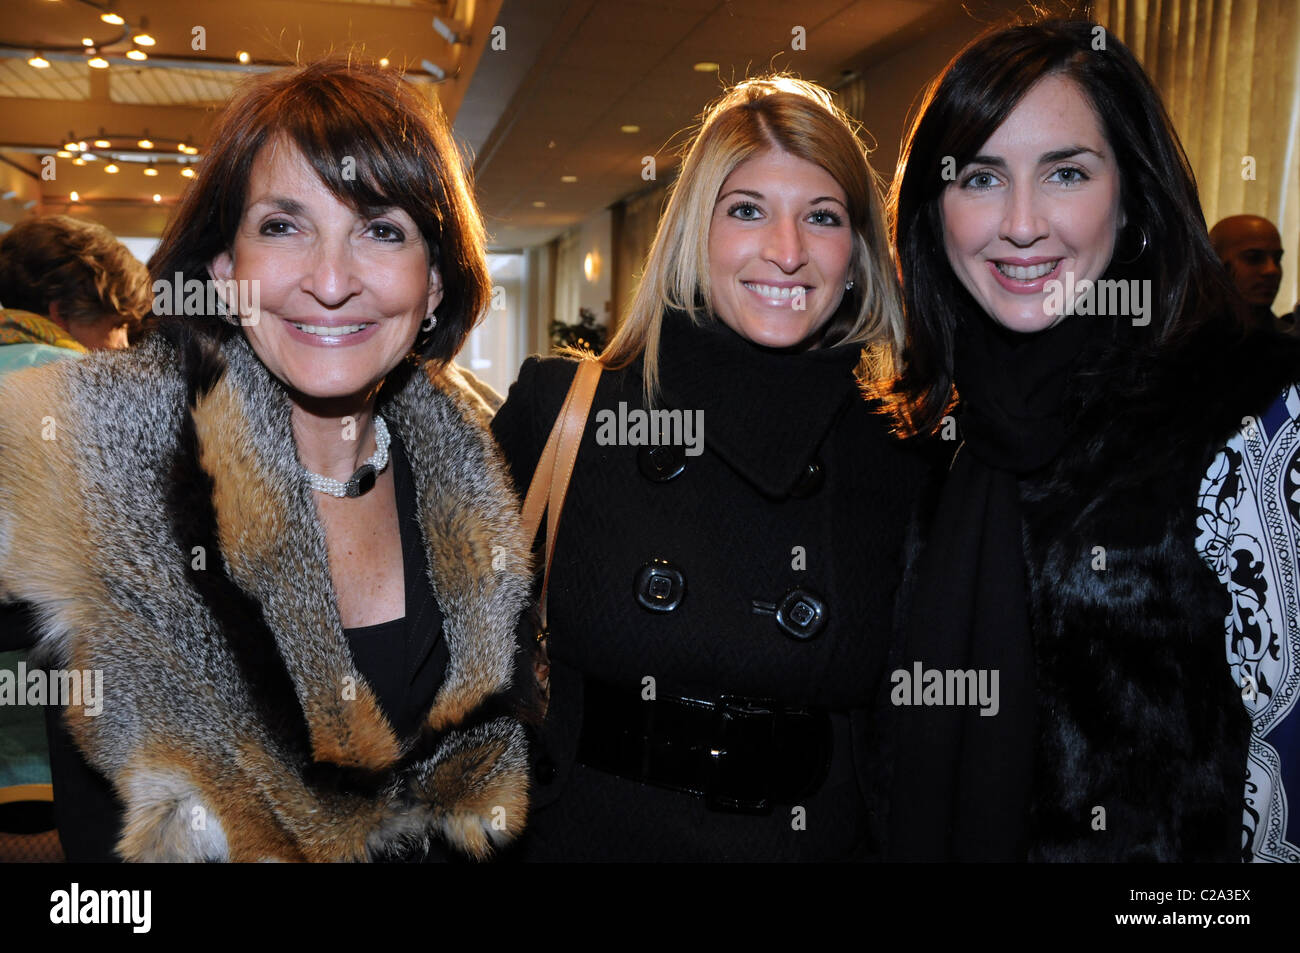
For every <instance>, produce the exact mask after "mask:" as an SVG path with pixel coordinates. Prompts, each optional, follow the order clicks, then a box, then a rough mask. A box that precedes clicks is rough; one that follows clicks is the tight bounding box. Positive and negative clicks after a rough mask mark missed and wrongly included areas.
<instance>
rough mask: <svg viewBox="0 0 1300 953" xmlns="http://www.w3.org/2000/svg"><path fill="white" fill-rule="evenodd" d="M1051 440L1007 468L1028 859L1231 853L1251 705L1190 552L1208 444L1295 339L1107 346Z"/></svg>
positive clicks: (1218, 592) (1232, 424)
mask: <svg viewBox="0 0 1300 953" xmlns="http://www.w3.org/2000/svg"><path fill="white" fill-rule="evenodd" d="M1101 368H1102V369H1101V370H1100V371H1098V372H1096V373H1094V374H1090V375H1089V376H1088V378H1087V379H1085V380H1084V381H1083V382H1082V387H1081V389H1082V390H1086V391H1087V393H1088V394H1089V403H1088V405H1087V407H1086V409H1083V410H1081V411H1080V412H1079V413H1078V415H1077V416H1076V418H1075V421H1076V422H1075V426H1074V428H1073V431H1072V437H1071V439H1070V440H1069V442H1068V443H1067V445H1066V447H1065V449H1064V450H1063V451H1062V452H1061V453H1060V454H1059V455H1058V457H1057V458H1056V459H1055V460H1054V462H1053V463H1052V464H1051V465H1050V466H1049V467H1047V468H1046V470H1045V472H1043V473H1042V474H1041V475H1036V476H1035V477H1034V478H1032V479H1027V480H1023V481H1022V482H1021V502H1022V512H1023V518H1024V547H1025V558H1026V563H1027V566H1028V571H1029V586H1030V612H1031V619H1032V624H1033V630H1034V637H1035V642H1036V646H1035V650H1036V656H1037V668H1038V674H1037V679H1038V692H1037V694H1038V698H1039V712H1038V726H1039V746H1038V748H1039V756H1038V766H1037V777H1036V783H1035V791H1034V796H1033V799H1032V805H1033V807H1032V809H1031V810H1032V818H1031V825H1032V830H1033V835H1032V844H1031V849H1030V859H1031V860H1056V861H1077V860H1117V861H1206V860H1218V861H1233V860H1240V859H1241V816H1242V800H1243V797H1244V789H1245V778H1246V753H1247V748H1248V742H1249V735H1250V719H1249V717H1248V715H1247V712H1246V710H1245V708H1244V706H1243V704H1242V700H1241V688H1240V686H1237V685H1235V684H1234V683H1233V681H1232V677H1231V674H1230V672H1229V669H1228V665H1227V662H1226V655H1225V631H1226V630H1225V619H1226V617H1227V616H1228V614H1229V611H1230V607H1231V605H1230V599H1229V594H1228V592H1227V590H1226V589H1225V588H1224V586H1223V585H1222V584H1221V583H1220V582H1219V580H1218V579H1216V578H1215V575H1214V573H1213V572H1212V571H1211V570H1210V569H1209V568H1208V567H1207V566H1206V564H1205V563H1204V562H1203V561H1202V559H1201V558H1200V556H1199V555H1198V553H1197V551H1196V546H1195V542H1196V533H1197V528H1196V526H1197V512H1196V507H1197V498H1198V488H1199V485H1200V481H1201V480H1202V479H1203V477H1204V475H1205V472H1206V468H1207V467H1208V466H1209V464H1210V462H1211V460H1212V459H1213V457H1214V455H1215V453H1216V452H1217V451H1218V450H1219V449H1221V448H1222V446H1223V445H1224V443H1225V442H1226V441H1227V439H1228V438H1229V437H1230V436H1231V434H1232V433H1233V432H1235V431H1236V430H1237V429H1238V428H1240V427H1241V426H1242V425H1243V418H1244V417H1247V416H1250V415H1257V414H1260V413H1262V412H1263V411H1264V410H1265V409H1266V408H1267V407H1268V406H1269V405H1270V404H1271V403H1272V402H1273V400H1275V399H1276V397H1277V395H1278V394H1279V393H1280V392H1281V391H1282V389H1283V388H1284V387H1285V386H1286V385H1287V384H1289V383H1290V382H1292V381H1294V380H1295V379H1296V378H1297V377H1300V347H1296V346H1293V345H1292V344H1291V343H1290V342H1287V341H1284V340H1283V339H1281V338H1277V339H1275V338H1272V337H1271V336H1264V335H1257V336H1253V337H1250V338H1247V339H1246V340H1245V341H1238V340H1233V339H1231V338H1230V337H1229V336H1227V335H1226V334H1223V333H1221V332H1215V333H1202V334H1201V335H1200V336H1199V338H1198V339H1197V340H1195V341H1193V342H1191V343H1189V344H1187V345H1184V346H1183V347H1181V348H1179V349H1178V350H1176V351H1171V352H1164V353H1160V354H1155V353H1150V354H1148V355H1146V356H1144V357H1143V358H1142V359H1140V360H1139V359H1135V358H1134V357H1133V356H1132V354H1131V353H1130V354H1129V355H1127V356H1117V357H1116V359H1114V360H1112V361H1110V362H1109V363H1107V362H1105V361H1103V363H1102V365H1101Z"/></svg>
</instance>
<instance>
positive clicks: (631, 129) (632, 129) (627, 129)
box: [618, 123, 641, 132]
mask: <svg viewBox="0 0 1300 953" xmlns="http://www.w3.org/2000/svg"><path fill="white" fill-rule="evenodd" d="M618 129H619V132H640V131H641V127H640V126H634V125H632V124H630V123H629V124H628V125H626V126H619V127H618Z"/></svg>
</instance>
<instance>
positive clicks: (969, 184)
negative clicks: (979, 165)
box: [961, 172, 998, 189]
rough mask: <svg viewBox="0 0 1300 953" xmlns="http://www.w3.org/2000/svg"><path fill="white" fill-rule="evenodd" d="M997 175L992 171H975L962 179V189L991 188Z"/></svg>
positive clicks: (995, 181) (995, 182)
mask: <svg viewBox="0 0 1300 953" xmlns="http://www.w3.org/2000/svg"><path fill="white" fill-rule="evenodd" d="M997 181H998V180H997V176H995V175H994V174H993V173H992V172H975V173H973V174H971V175H968V176H966V178H965V179H963V180H962V183H961V187H962V188H963V189H991V188H992V187H993V186H994V185H996V184H997Z"/></svg>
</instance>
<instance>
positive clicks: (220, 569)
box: [0, 335, 530, 860]
mask: <svg viewBox="0 0 1300 953" xmlns="http://www.w3.org/2000/svg"><path fill="white" fill-rule="evenodd" d="M390 384H392V385H394V386H390ZM390 384H386V385H385V391H384V393H383V394H381V398H380V400H381V408H380V409H381V413H383V414H384V416H385V419H386V420H387V421H388V422H389V425H390V427H391V428H392V429H394V430H395V431H396V432H397V433H398V434H399V435H400V436H401V438H402V441H403V444H404V446H405V447H406V448H407V453H408V456H409V457H410V463H411V470H412V474H413V477H414V479H415V482H416V487H417V496H418V511H419V515H420V520H421V525H422V529H423V535H424V541H425V545H426V554H427V558H428V564H429V566H430V576H431V582H432V585H433V589H434V593H435V595H436V597H437V599H438V602H439V605H440V606H441V608H442V610H443V613H444V616H445V627H444V637H445V638H446V639H447V642H448V647H449V650H450V663H449V667H448V670H447V677H446V681H445V683H444V685H443V686H442V688H441V690H440V691H439V693H438V696H437V698H436V700H435V703H434V705H433V707H432V709H431V710H430V711H429V713H428V715H427V717H426V720H425V728H424V732H423V733H422V735H421V736H420V737H419V738H414V739H400V738H398V737H396V735H395V734H394V732H393V730H392V728H391V726H390V725H389V724H388V722H387V720H386V718H385V717H384V715H383V713H382V711H381V710H380V709H379V706H378V703H377V702H376V700H375V697H374V695H373V693H372V692H371V690H370V688H369V686H368V685H367V684H366V683H365V680H364V678H362V676H361V675H360V674H359V673H358V672H357V671H356V669H355V667H354V666H353V664H352V661H351V657H350V654H349V652H348V648H347V643H346V640H345V638H344V636H343V634H342V626H341V623H340V620H339V617H338V612H337V608H336V606H337V601H336V599H335V597H334V592H333V587H332V584H331V580H330V574H329V566H328V557H327V550H326V548H325V540H324V535H323V532H322V530H321V527H320V523H319V521H318V519H317V518H316V513H315V506H314V503H313V500H312V496H311V491H310V489H309V488H308V486H307V484H306V482H305V481H304V479H303V478H302V476H301V471H300V469H299V467H298V463H297V456H296V452H295V449H294V442H293V438H292V433H291V430H290V423H289V402H288V400H287V398H286V396H285V395H284V393H283V391H282V389H281V388H280V386H279V385H278V384H277V383H276V382H275V381H274V380H273V379H272V378H271V377H270V375H269V374H267V372H266V370H265V368H264V367H263V366H262V365H261V363H260V362H259V361H258V360H257V359H256V357H255V356H254V355H253V354H252V352H251V350H250V349H249V348H248V346H247V344H246V343H245V342H244V340H243V338H242V336H239V335H236V336H234V337H231V338H229V339H227V340H226V342H225V343H224V344H223V345H222V346H221V348H220V350H219V352H218V351H216V350H215V349H213V347H212V346H211V345H210V344H205V343H202V342H199V341H198V340H197V339H191V340H186V339H184V337H182V339H181V340H179V341H177V342H171V341H168V340H167V339H165V338H164V337H162V336H161V335H157V336H155V337H154V338H153V339H152V340H151V341H149V342H147V343H146V344H145V345H144V346H142V347H141V348H139V349H137V350H135V351H132V352H127V353H120V354H99V355H93V356H91V357H89V358H87V359H86V360H84V361H82V362H64V363H60V364H52V365H47V366H45V367H41V368H36V369H33V370H32V371H27V372H22V373H19V374H15V375H11V377H10V378H8V379H7V380H6V382H5V384H4V386H3V387H0V599H4V600H24V601H29V602H32V603H34V604H35V605H36V607H37V609H38V612H39V614H40V616H41V618H42V650H43V652H44V653H45V655H46V657H48V658H50V659H51V660H53V661H55V662H56V663H57V664H60V665H66V666H70V667H72V668H77V669H100V670H102V671H103V673H104V675H103V677H104V696H105V697H104V700H103V713H102V714H101V715H99V716H98V717H89V716H87V715H85V714H84V713H82V712H80V711H78V710H76V709H75V708H73V709H70V711H69V714H68V725H69V728H70V730H71V731H72V733H73V735H74V737H75V738H76V739H77V741H78V744H79V745H80V746H81V748H82V750H83V752H84V753H85V754H86V756H87V757H88V759H89V760H90V761H91V763H92V764H94V765H95V766H96V767H97V768H98V769H99V770H100V771H102V772H104V773H105V774H106V775H107V776H108V777H109V778H110V779H111V780H112V781H113V783H114V786H115V787H116V789H117V792H118V795H119V797H120V798H121V799H122V801H123V803H124V804H125V805H126V809H127V815H126V826H125V830H124V832H123V834H122V837H121V839H120V841H119V844H118V851H119V853H120V854H121V855H122V856H123V857H125V858H127V859H131V860H207V859H218V860H224V859H231V860H262V859H280V860H300V859H306V860H361V859H367V858H372V857H376V856H380V855H384V854H387V853H389V852H392V851H397V850H401V849H403V848H404V847H405V846H408V845H410V844H412V843H417V844H418V843H421V842H425V841H427V840H428V839H429V838H431V837H442V838H445V839H446V840H448V841H449V842H450V843H452V844H453V845H454V846H456V847H458V848H459V849H461V850H463V851H465V852H467V853H469V854H471V855H473V856H484V855H485V854H486V853H488V852H489V851H490V849H491V846H492V845H493V844H499V843H502V842H504V841H507V840H509V839H510V838H512V837H513V836H515V835H517V834H518V833H519V831H520V830H521V829H522V827H523V824H524V820H525V814H526V811H527V805H528V772H527V743H526V740H525V733H524V729H523V727H522V725H521V724H520V722H519V720H518V718H517V717H515V716H514V715H513V714H512V712H511V709H510V708H509V706H508V705H507V704H505V703H504V701H503V699H504V696H505V693H506V692H507V691H508V690H509V689H510V688H511V679H512V674H513V671H514V653H515V651H516V648H515V631H516V626H517V623H518V619H519V615H520V613H521V611H522V610H523V609H524V607H525V604H526V602H527V597H528V583H529V571H530V554H529V547H528V545H527V541H525V540H524V539H523V538H522V532H521V528H520V525H519V522H518V517H517V501H516V499H515V497H514V496H513V493H512V492H511V490H510V489H509V484H508V479H507V476H506V473H505V470H504V467H503V465H502V463H501V461H500V459H499V456H498V453H497V451H496V449H495V446H494V445H493V443H492V441H491V438H490V436H488V434H487V433H486V431H485V429H484V427H483V411H482V406H481V405H482V401H481V400H480V399H479V398H477V397H476V395H474V394H473V393H472V392H469V391H467V390H466V389H465V387H464V385H463V382H461V381H460V380H459V379H457V378H455V376H454V375H453V374H435V373H430V372H428V370H427V368H421V369H418V370H413V371H408V372H405V373H398V372H395V374H394V376H393V378H392V379H391V380H390Z"/></svg>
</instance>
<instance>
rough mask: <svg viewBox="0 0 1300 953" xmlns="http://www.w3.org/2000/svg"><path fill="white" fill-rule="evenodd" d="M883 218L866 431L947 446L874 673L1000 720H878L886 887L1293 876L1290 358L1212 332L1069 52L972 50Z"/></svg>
mask: <svg viewBox="0 0 1300 953" xmlns="http://www.w3.org/2000/svg"><path fill="white" fill-rule="evenodd" d="M892 205H893V210H894V213H895V239H896V243H897V253H898V258H899V264H900V268H901V271H902V275H903V291H904V300H905V304H906V309H907V342H908V347H907V361H906V364H905V366H904V370H903V374H902V377H901V378H900V379H899V380H898V381H896V382H895V383H894V385H893V388H892V399H893V401H894V403H893V407H894V410H895V411H896V412H897V419H898V421H899V426H900V429H901V430H902V431H903V432H904V433H917V434H924V433H930V432H932V431H933V430H935V429H936V428H938V427H939V426H940V425H941V423H942V421H943V420H944V419H946V416H947V415H948V414H950V413H953V412H954V411H953V409H952V408H953V402H954V400H956V407H955V414H956V421H957V429H958V431H959V434H960V436H961V437H962V438H963V444H962V447H961V449H960V450H959V451H958V453H957V456H956V459H955V462H954V463H953V465H952V468H951V470H950V471H949V473H948V475H947V478H946V480H945V483H944V486H943V490H942V492H941V494H940V498H939V501H938V506H937V508H936V511H935V513H934V516H933V518H932V520H931V529H930V531H929V538H928V541H927V547H926V549H925V551H924V553H923V554H922V555H921V556H920V558H919V559H918V560H917V561H916V562H915V563H914V565H913V568H912V569H911V570H909V574H908V578H909V582H908V583H907V588H908V592H909V611H908V613H907V614H908V624H907V627H906V646H905V649H904V655H903V659H902V662H903V665H904V666H910V665H911V664H913V663H914V662H916V663H923V664H924V666H925V668H926V669H930V670H937V671H940V672H945V671H948V672H950V671H959V672H964V671H974V672H979V673H985V674H987V675H991V674H996V675H998V677H999V682H998V684H999V692H1000V705H999V708H998V711H997V713H996V716H994V717H985V714H986V712H985V711H983V710H977V709H975V708H973V707H971V706H969V704H966V705H963V704H960V703H959V702H958V703H956V704H952V703H950V704H948V705H946V706H945V705H935V706H933V707H900V709H899V728H898V737H899V743H898V747H897V751H898V757H897V759H896V763H895V774H894V780H893V790H894V797H893V798H892V811H891V815H890V835H891V836H890V856H891V857H893V858H895V859H900V860H957V861H1017V860H1030V861H1127V862H1131V861H1232V860H1242V859H1269V860H1278V859H1289V860H1294V859H1297V856H1298V853H1300V852H1298V851H1297V846H1296V845H1297V844H1298V843H1300V838H1298V837H1297V830H1296V817H1295V814H1296V812H1295V811H1294V810H1292V816H1291V818H1290V820H1289V821H1288V818H1287V810H1288V809H1287V803H1288V798H1287V796H1286V794H1285V793H1284V792H1283V787H1282V783H1281V782H1282V780H1283V779H1284V778H1285V777H1287V773H1288V772H1291V773H1292V774H1293V773H1294V771H1295V769H1296V766H1297V764H1300V750H1298V749H1297V745H1296V744H1295V741H1294V739H1295V735H1296V727H1297V725H1296V721H1295V715H1294V711H1293V709H1294V705H1292V701H1293V700H1294V698H1295V697H1296V694H1297V692H1298V691H1300V658H1297V654H1300V653H1297V651H1296V646H1297V644H1300V629H1297V619H1300V611H1297V602H1296V600H1297V589H1296V579H1297V576H1298V574H1300V565H1298V564H1297V551H1296V546H1297V540H1300V504H1298V503H1297V501H1298V500H1300V485H1298V483H1300V438H1298V437H1297V434H1300V394H1298V393H1297V390H1296V387H1295V382H1296V381H1297V379H1300V342H1296V341H1292V340H1289V339H1287V338H1283V337H1280V336H1275V335H1272V334H1255V333H1248V332H1247V331H1246V330H1245V329H1244V328H1242V327H1241V326H1240V323H1239V322H1238V321H1237V320H1236V319H1235V312H1236V310H1237V309H1236V307H1235V304H1234V300H1233V291H1232V288H1231V287H1230V285H1229V282H1228V280H1227V274H1226V273H1225V271H1224V269H1223V268H1222V267H1220V266H1219V264H1218V262H1217V261H1216V259H1215V256H1214V251H1213V249H1212V248H1211V246H1210V242H1209V238H1208V235H1207V232H1206V229H1205V221H1204V218H1203V217H1202V215H1201V210H1200V209H1201V206H1200V200H1199V197H1198V195H1197V192H1196V185H1195V180H1194V177H1193V175H1192V172H1191V167H1190V163H1189V162H1188V161H1187V158H1186V155H1185V153H1184V152H1183V149H1182V146H1181V144H1180V143H1179V141H1178V137H1177V134H1176V132H1175V131H1174V128H1173V125H1172V123H1171V122H1170V120H1169V117H1168V114H1167V113H1166V111H1165V109H1164V106H1163V104H1162V102H1161V100H1160V96H1159V93H1158V92H1157V91H1156V88H1155V86H1154V85H1153V83H1152V82H1151V80H1150V78H1149V77H1148V76H1147V75H1146V73H1145V72H1144V71H1143V69H1142V67H1141V65H1140V64H1139V63H1138V62H1137V60H1136V58H1135V57H1134V56H1133V54H1132V52H1130V51H1129V50H1128V48H1127V47H1125V46H1124V44H1123V43H1122V42H1121V41H1120V40H1119V39H1118V38H1116V37H1115V36H1114V35H1113V34H1111V33H1109V32H1107V31H1105V30H1104V29H1103V28H1102V27H1101V26H1099V25H1097V24H1095V23H1092V22H1089V21H1086V20H1048V21H1044V22H1035V23H1027V24H1022V25H1019V26H1015V27H1010V28H1004V29H997V30H994V31H991V32H990V33H988V34H986V35H985V36H983V37H981V38H979V39H978V40H976V41H975V42H973V43H972V44H971V45H969V46H968V47H967V48H966V49H964V50H963V51H962V52H961V53H960V54H958V56H956V57H955V58H954V60H953V61H952V62H951V63H950V64H949V66H948V67H947V68H946V69H945V70H944V72H943V73H942V74H941V76H940V77H939V78H938V79H937V80H936V81H935V82H934V84H932V86H931V87H930V89H929V90H928V91H927V94H926V97H925V100H924V102H923V105H922V107H921V110H920V112H919V114H918V117H917V119H916V122H915V123H914V125H913V126H912V128H911V130H910V131H909V133H908V135H907V137H906V139H905V142H904V147H903V151H902V153H901V159H900V166H899V169H898V172H897V174H896V176H895V178H894V191H893V194H892ZM1066 289H1074V290H1066ZM1099 289H1100V290H1099ZM1094 291H1096V292H1098V294H1104V295H1105V297H1104V298H1102V297H1097V296H1094V297H1092V298H1091V299H1090V298H1089V297H1088V295H1089V294H1090V293H1091V292H1094ZM1121 292H1122V295H1121ZM1103 301H1105V302H1106V303H1105V304H1104V305H1103V304H1102V302H1103ZM954 385H955V387H954ZM886 392H887V393H889V389H886ZM1260 675H1266V676H1267V678H1264V677H1259V676H1260ZM949 701H950V702H952V701H954V700H953V699H949ZM1288 714H1290V715H1291V718H1290V719H1289V725H1288V724H1287V721H1288V719H1287V715H1288ZM1252 728H1253V731H1252ZM1248 762H1249V768H1248ZM1248 772H1249V777H1248ZM1295 798H1296V793H1295V792H1294V791H1293V792H1291V794H1290V798H1289V800H1290V803H1291V804H1294V803H1295Z"/></svg>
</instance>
